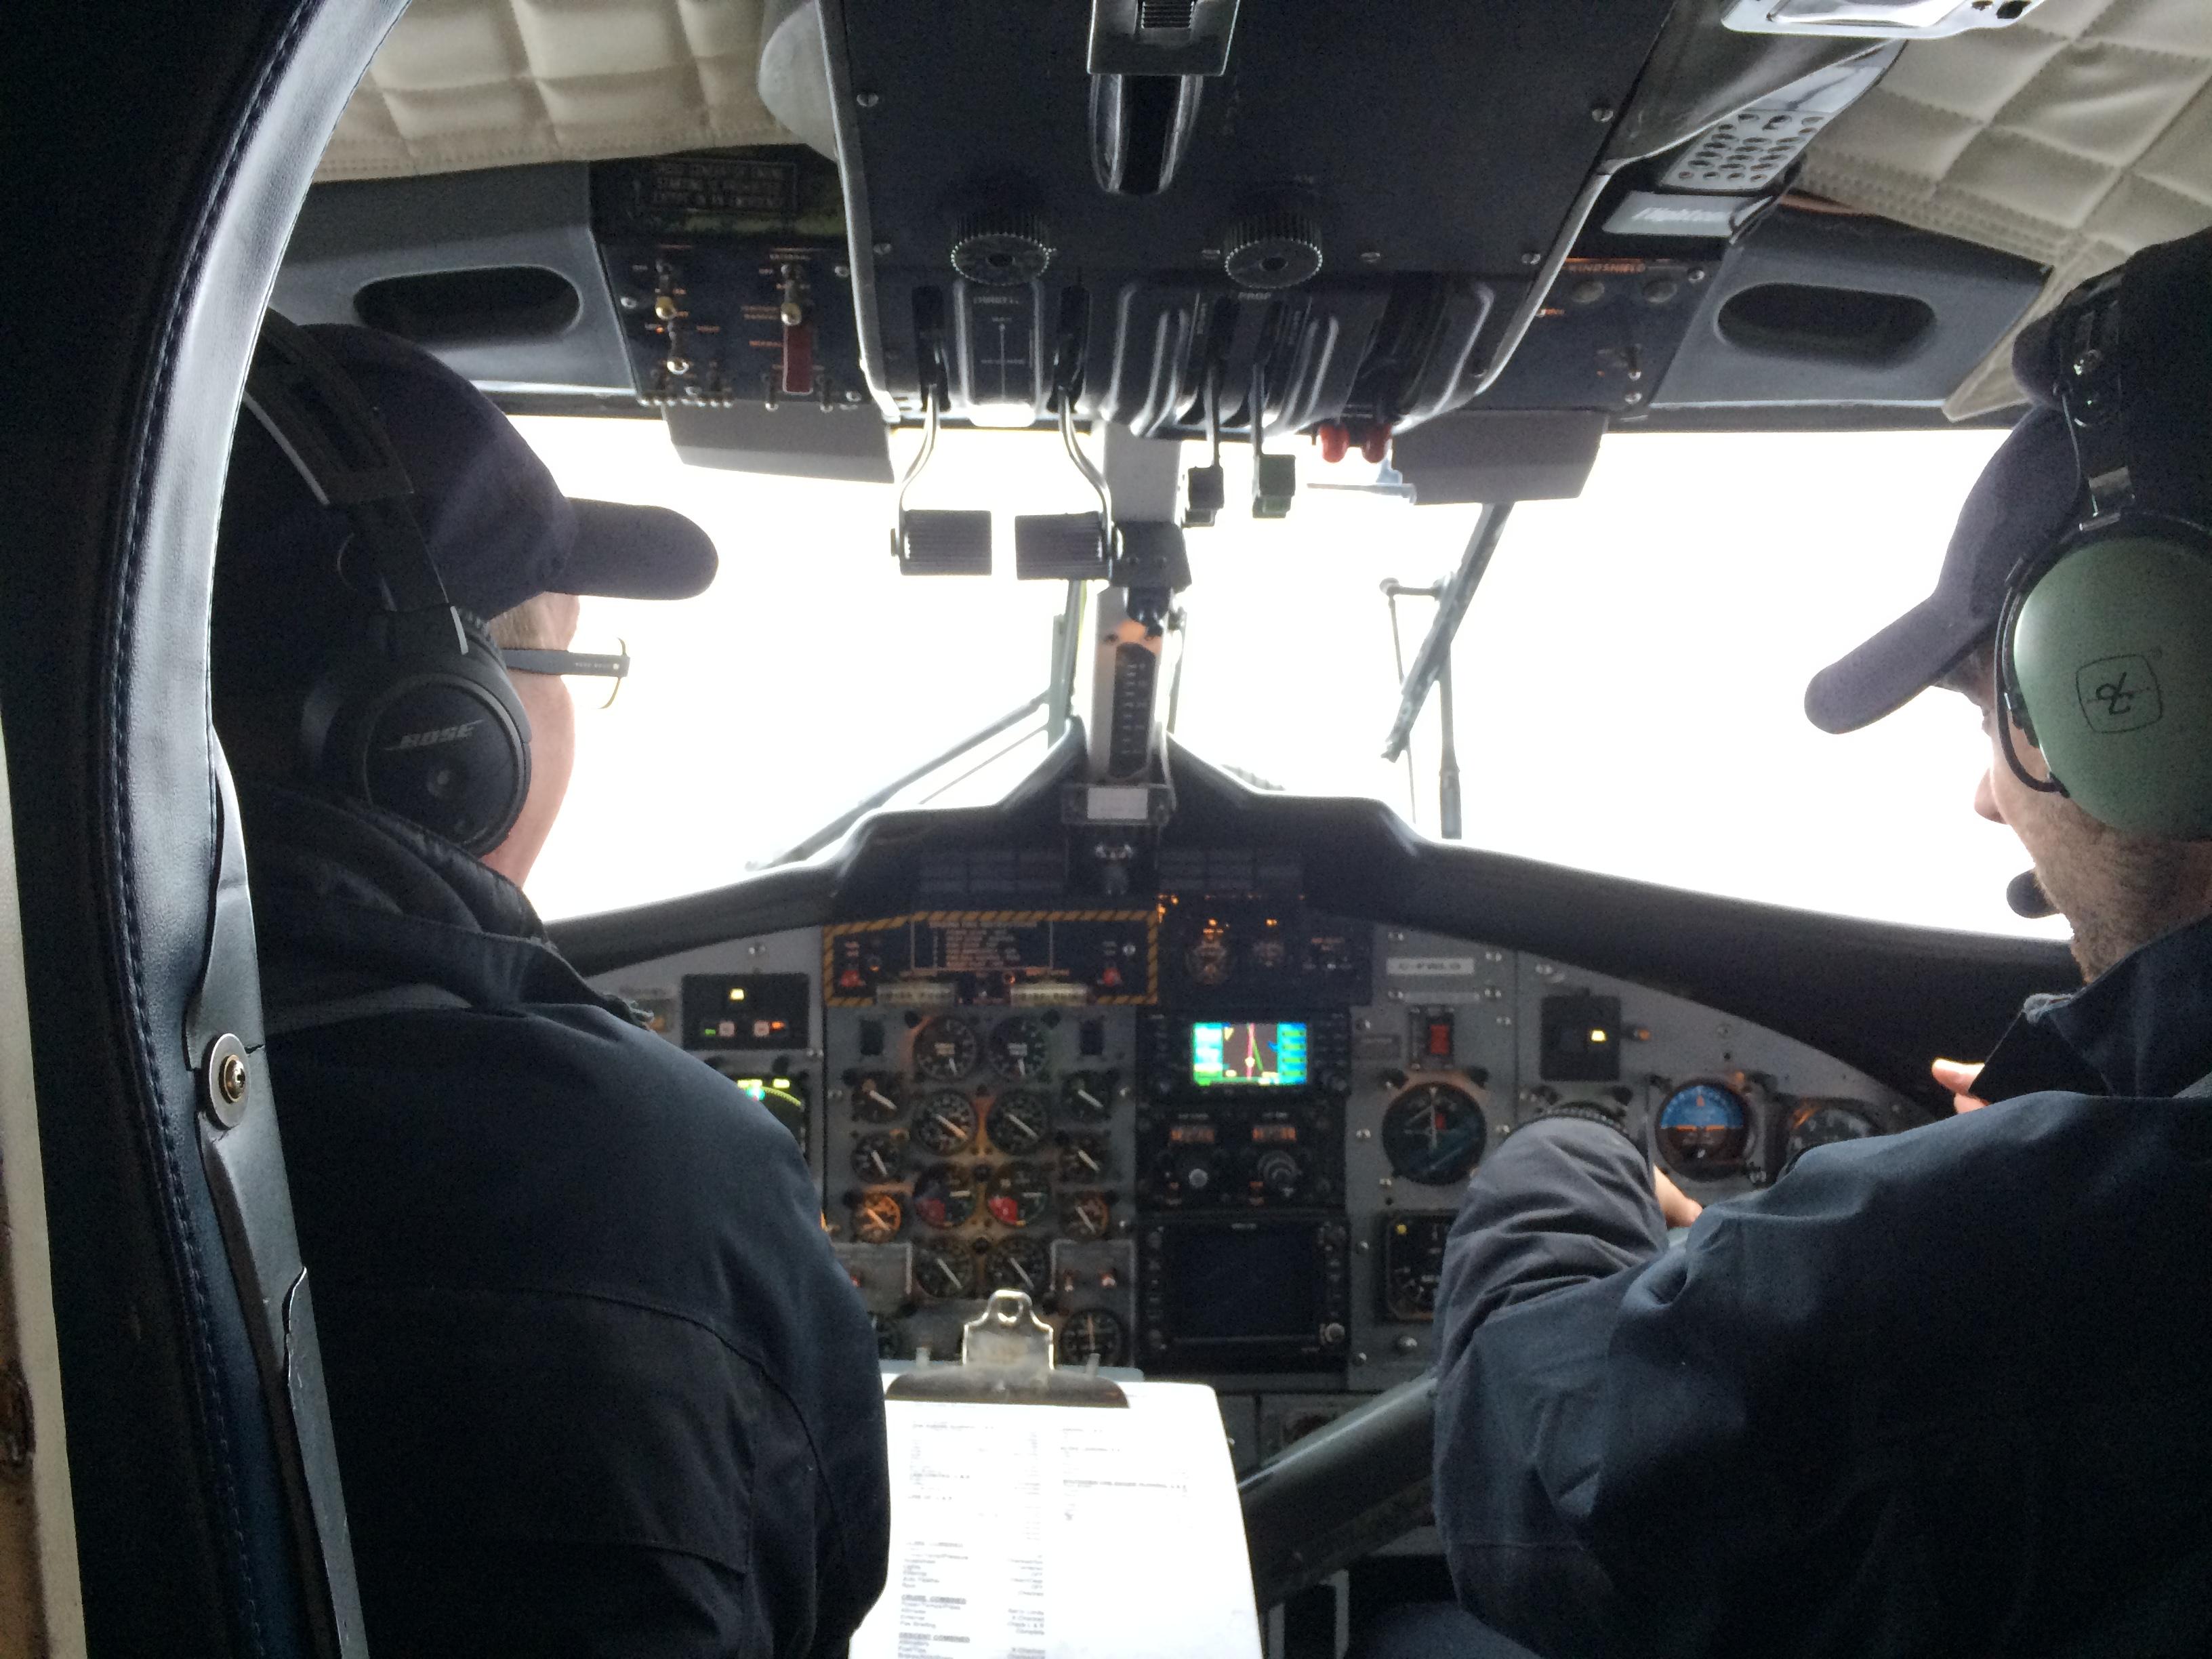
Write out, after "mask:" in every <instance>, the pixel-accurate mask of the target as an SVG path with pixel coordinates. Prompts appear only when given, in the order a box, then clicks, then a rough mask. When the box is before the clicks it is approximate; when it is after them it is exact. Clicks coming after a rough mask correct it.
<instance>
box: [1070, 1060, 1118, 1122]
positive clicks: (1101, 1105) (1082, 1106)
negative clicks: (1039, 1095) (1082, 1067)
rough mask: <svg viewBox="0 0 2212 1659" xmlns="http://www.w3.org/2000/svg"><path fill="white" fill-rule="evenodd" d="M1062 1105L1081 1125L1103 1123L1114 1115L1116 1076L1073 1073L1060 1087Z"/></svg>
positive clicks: (1101, 1073)
mask: <svg viewBox="0 0 2212 1659" xmlns="http://www.w3.org/2000/svg"><path fill="white" fill-rule="evenodd" d="M1060 1108H1061V1109H1062V1110H1064V1111H1065V1112H1066V1114H1067V1115H1068V1116H1070V1117H1072V1118H1073V1119H1075V1120H1076V1121H1078V1122H1079V1123H1103V1122H1104V1121H1106V1120H1107V1119H1108V1118H1109V1117H1111V1116H1112V1115H1114V1074H1113V1073H1111V1072H1073V1073H1069V1074H1068V1079H1067V1081H1066V1082H1065V1083H1063V1084H1061V1085H1060Z"/></svg>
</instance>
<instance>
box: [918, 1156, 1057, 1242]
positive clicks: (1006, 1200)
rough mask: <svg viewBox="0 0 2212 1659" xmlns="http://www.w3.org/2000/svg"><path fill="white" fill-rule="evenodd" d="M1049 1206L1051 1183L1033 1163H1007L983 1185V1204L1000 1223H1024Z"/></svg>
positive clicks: (1039, 1214) (1026, 1223) (1018, 1225)
mask: <svg viewBox="0 0 2212 1659" xmlns="http://www.w3.org/2000/svg"><path fill="white" fill-rule="evenodd" d="M919 1201H920V1200H919V1198H918V1197H917V1199H916V1202H919ZM1051 1206H1052V1188H1051V1185H1050V1184H1049V1183H1048V1182H1047V1181H1046V1180H1045V1174H1044V1171H1043V1170H1040V1169H1039V1168H1037V1166H1036V1164H1029V1163H1024V1162H1021V1161H1016V1162H1014V1163H1012V1164H1007V1165H1006V1168H1005V1169H1003V1170H1000V1171H999V1173H998V1174H996V1175H994V1176H992V1177H991V1182H990V1185H988V1186H987V1187H986V1188H984V1189H983V1207H984V1208H985V1209H987V1210H988V1211H990V1212H991V1219H992V1220H994V1221H995V1222H997V1223H998V1224H999V1225H1000V1226H1002V1227H1026V1226H1028V1225H1030V1223H1031V1222H1032V1221H1035V1220H1036V1218H1038V1217H1039V1216H1041V1215H1042V1214H1043V1213H1044V1212H1046V1211H1047V1210H1048V1209H1049V1208H1050V1207H1051Z"/></svg>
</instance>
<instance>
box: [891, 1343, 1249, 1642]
mask: <svg viewBox="0 0 2212 1659" xmlns="http://www.w3.org/2000/svg"><path fill="white" fill-rule="evenodd" d="M1122 1386H1123V1388H1124V1389H1126V1390H1127V1394H1128V1396H1129V1407H1128V1409H1127V1410H1126V1411H1115V1410H1111V1409H1099V1408H1091V1407H1070V1406H997V1405H993V1406H969V1405H947V1404H939V1403H936V1402H933V1401H909V1400H892V1401H886V1402H885V1406H884V1409H885V1413H886V1415H887V1418H888V1424H887V1427H888V1432H889V1437H890V1472H891V1550H890V1577H889V1578H888V1579H887V1580H886V1582H885V1583H884V1594H883V1598H882V1600H880V1601H878V1602H877V1603H876V1605H875V1607H874V1609H873V1610H872V1611H871V1612H870V1613H869V1614H868V1616H867V1619H866V1621H864V1622H863V1623H862V1625H861V1626H860V1631H859V1632H858V1634H856V1635H855V1636H854V1638H853V1646H852V1659H956V1656H957V1659H1129V1656H1131V1655H1133V1654H1143V1655H1146V1656H1147V1659H1186V1656H1188V1659H1259V1654H1260V1638H1259V1626H1258V1621H1257V1620H1256V1618H1255V1614H1254V1611H1253V1605H1252V1571H1251V1566H1250V1564H1249V1559H1248V1558H1247V1556H1246V1555H1245V1552H1244V1522H1243V1512H1242V1511H1241V1510H1240V1509H1239V1508H1238V1506H1237V1481H1236V1476H1235V1474H1234V1473H1233V1472H1232V1470H1231V1468H1230V1462H1229V1447H1228V1443H1227V1442H1226V1441H1225V1439H1224V1438H1223V1436H1222V1431H1221V1414H1220V1410H1219V1407H1218V1406H1217V1405H1216V1404H1215V1401H1214V1397H1213V1390H1212V1389H1208V1388H1204V1387H1201V1386H1200V1385H1198V1384H1195V1383H1124V1384H1123V1385H1122ZM1125 1589H1126V1590H1132V1591H1137V1592H1138V1593H1136V1594H1129V1595H1123V1594H1120V1593H1119V1592H1121V1591H1122V1590H1125Z"/></svg>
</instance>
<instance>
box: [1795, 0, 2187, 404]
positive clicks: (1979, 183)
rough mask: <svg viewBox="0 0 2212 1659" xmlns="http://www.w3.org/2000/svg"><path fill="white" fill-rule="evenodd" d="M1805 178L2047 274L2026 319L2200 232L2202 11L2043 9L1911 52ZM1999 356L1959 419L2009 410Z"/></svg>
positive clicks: (1853, 112) (2093, 2) (1978, 375)
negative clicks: (2116, 268)
mask: <svg viewBox="0 0 2212 1659" xmlns="http://www.w3.org/2000/svg"><path fill="white" fill-rule="evenodd" d="M1802 182H1803V185H1804V187H1805V188H1806V189H1808V190H1811V191H1818V192H1819V193H1820V194H1821V195H1823V196H1827V197H1833V198H1834V199H1835V200H1837V201H1838V202H1843V203H1846V204H1850V206H1853V207H1858V208H1864V209H1866V210H1868V211H1869V212H1874V213H1880V214H1883V215H1885V216H1887V217H1889V218H1892V219H1898V220H1902V221H1903V222H1905V223H1907V224H1911V225H1917V226H1919V227H1921V228H1923V229H1926V230H1932V231H1938V232H1941V233H1942V234H1946V235H1950V236H1959V237H1963V238H1965V239H1966V240H1969V241H1973V242H1979V243H1982V244H1984V246H1990V247H1995V248H2000V249H2002V250H2003V251H2004V252H2008V253H2016V254H2019V255H2021V256H2022V257H2024V258H2030V259H2034V260H2037V261H2039V262H2040V263H2042V264H2048V265H2050V266H2051V279H2050V281H2049V282H2048V283H2046V284H2045V288H2044V291H2043V294H2042V295H2041V297H2040V298H2039V300H2038V301H2037V302H2036V305H2035V306H2034V307H2033V309H2032V310H2031V312H2030V313H2029V314H2030V315H2031V316H2033V315H2037V314H2039V313H2042V312H2044V311H2045V310H2047V309H2049V308H2050V307H2051V306H2053V305H2055V304H2057V301H2060V300H2061V299H2063V298H2064V297H2065V295H2066V294H2067V292H2068V291H2069V289H2072V288H2073V287H2074V285H2075V283H2078V282H2080V281H2081V280H2082V279H2083V278H2084V277H2087V276H2094V275H2095V274H2096V273H2097V272H2099V271H2100V270H2108V269H2110V268H2111V267H2112V266H2113V265H2115V264H2118V263H2120V262H2121V261H2122V260H2124V259H2125V258H2127V257H2128V256H2129V255H2130V253H2133V252H2135V251H2136V249H2138V248H2141V247H2144V246H2148V245H2149V244H2150V243H2153V242H2159V241H2164V240H2167V239H2169V238H2171V237H2175V236H2185V235H2187V234H2190V233H2191V232H2192V231H2197V230H2201V229H2203V228H2204V227H2205V226H2207V225H2208V224H2212V3H2207V0H2045V3H2044V4H2042V5H2041V6H2039V7H2038V8H2037V9H2035V10H2034V11H2033V13H2031V14H2030V15H2029V16H2028V17H2027V19H2026V20H2024V21H2021V22H2018V23H2015V24H2013V25H2011V26H2010V27H2007V28H2002V29H1987V30H1981V31H1978V32H1975V33H1967V34H1960V35H1955V36H1953V37H1952V38H1950V39H1948V40H1929V41H1922V42H1919V43H1917V44H1916V45H1913V46H1907V47H1906V48H1905V52H1904V54H1903V56H1901V57H1900V58H1899V59H1898V62H1897V64H1896V66H1895V67H1894V68H1893V69H1892V70H1890V72H1889V73H1888V74H1887V76H1884V77H1883V78H1882V81H1881V84H1880V85H1878V86H1877V87H1875V89H1874V90H1873V91H1872V92H1870V93H1869V94H1867V95H1866V96H1865V97H1864V98H1863V99H1861V100H1859V102H1858V103H1857V105H1855V106H1853V107H1852V108H1851V109H1850V110H1849V111H1847V112H1845V113H1844V114H1843V115H1842V116H1840V117H1838V118H1837V119H1836V121H1835V122H1833V123H1832V125H1830V126H1829V128H1828V129H1827V131H1825V132H1823V133H1822V134H1821V135H1820V137H1819V138H1818V139H1817V140H1815V141H1814V145H1813V148H1812V152H1811V154H1810V155H1809V156H1808V158H1807V161H1806V167H1805V173H1804V175H1803V179H1802ZM2023 320H2025V319H2023ZM2011 353H2012V342H2011V340H2010V339H2009V338H2008V339H2007V340H2005V341H2004V342H2003V343H2002V344H2001V345H2000V346H1999V347H1998V348H1997V349H1996V350H1995V351H1993V352H1991V353H1990V356H1989V357H1988V358H1987V359H1986V360H1985V361H1984V362H1983V364H1982V365H1981V367H1980V368H1978V369H1977V370H1976V371H1975V372H1974V373H1973V374H1972V375H1970V376H1968V377H1967V380H1966V383H1965V384H1964V385H1962V386H1960V388H1959V389H1958V391H1957V392H1955V393H1954V395H1953V397H1952V398H1951V401H1950V403H1949V404H1948V408H1949V410H1950V412H1951V413H1952V414H1953V415H1954V416H1967V415H1973V414H1978V413H1980V412H1982V411H1984V410H1990V409H1998V408H2002V407H2003V406H2004V405H2006V404H2011V403H2015V402H2017V401H2018V400H2019V392H2017V390H2016V389H2015V386H2013V382H2012V374H2011V368H2010V363H2011Z"/></svg>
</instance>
